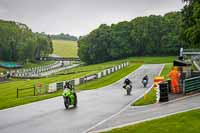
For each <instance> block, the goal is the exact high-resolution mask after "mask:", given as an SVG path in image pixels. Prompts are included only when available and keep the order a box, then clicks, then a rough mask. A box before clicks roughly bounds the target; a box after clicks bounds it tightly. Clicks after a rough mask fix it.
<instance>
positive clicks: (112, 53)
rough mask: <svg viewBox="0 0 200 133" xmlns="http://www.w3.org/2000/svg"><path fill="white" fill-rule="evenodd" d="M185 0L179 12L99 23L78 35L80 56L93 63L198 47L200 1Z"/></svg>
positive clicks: (162, 54) (166, 53) (176, 53)
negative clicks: (91, 29)
mask: <svg viewBox="0 0 200 133" xmlns="http://www.w3.org/2000/svg"><path fill="white" fill-rule="evenodd" d="M185 1H186V2H187V4H186V5H185V7H184V9H182V11H181V12H171V13H167V14H165V15H164V16H156V15H151V16H146V17H138V18H135V19H133V20H131V21H129V22H128V21H124V22H120V23H118V24H112V25H111V26H108V25H106V24H102V25H100V26H99V28H97V29H95V30H93V31H92V32H91V33H90V34H88V35H86V36H83V37H81V38H80V39H79V41H78V44H79V51H78V54H79V57H80V58H81V60H82V61H84V62H87V63H88V64H93V63H99V62H104V61H108V60H114V59H121V58H126V57H129V56H165V55H178V52H179V49H180V48H181V47H183V48H193V47H194V48H196V47H200V39H199V38H200V19H199V18H200V8H199V5H200V3H199V0H185Z"/></svg>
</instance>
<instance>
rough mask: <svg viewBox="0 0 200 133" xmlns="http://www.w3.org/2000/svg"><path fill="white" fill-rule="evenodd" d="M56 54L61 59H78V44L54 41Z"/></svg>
mask: <svg viewBox="0 0 200 133" xmlns="http://www.w3.org/2000/svg"><path fill="white" fill-rule="evenodd" d="M53 49H54V52H53V53H54V54H56V55H59V56H61V57H78V56H77V51H78V47H77V42H75V41H66V40H53Z"/></svg>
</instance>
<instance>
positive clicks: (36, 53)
mask: <svg viewBox="0 0 200 133" xmlns="http://www.w3.org/2000/svg"><path fill="white" fill-rule="evenodd" d="M51 53H53V45H52V40H51V38H50V36H46V35H43V34H41V33H33V32H32V31H31V29H30V28H29V27H28V26H26V25H25V24H22V23H18V22H13V21H4V20H0V60H5V61H18V62H22V63H23V62H25V61H35V59H36V58H40V57H42V56H46V55H49V54H51Z"/></svg>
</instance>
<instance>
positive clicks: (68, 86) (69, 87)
mask: <svg viewBox="0 0 200 133" xmlns="http://www.w3.org/2000/svg"><path fill="white" fill-rule="evenodd" d="M65 89H70V90H71V91H72V90H73V86H72V85H71V84H70V83H69V82H66V83H65V85H64V90H65Z"/></svg>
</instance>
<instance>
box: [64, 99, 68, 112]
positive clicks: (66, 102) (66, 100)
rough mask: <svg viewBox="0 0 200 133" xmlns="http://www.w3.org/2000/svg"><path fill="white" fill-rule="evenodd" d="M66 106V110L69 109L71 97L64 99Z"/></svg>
mask: <svg viewBox="0 0 200 133" xmlns="http://www.w3.org/2000/svg"><path fill="white" fill-rule="evenodd" d="M64 105H65V108H66V109H68V108H69V97H64Z"/></svg>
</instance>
